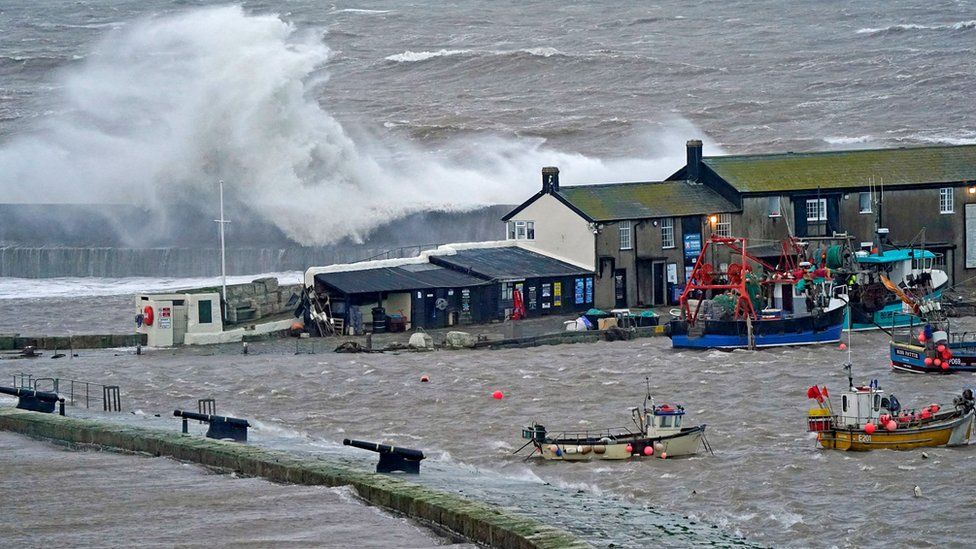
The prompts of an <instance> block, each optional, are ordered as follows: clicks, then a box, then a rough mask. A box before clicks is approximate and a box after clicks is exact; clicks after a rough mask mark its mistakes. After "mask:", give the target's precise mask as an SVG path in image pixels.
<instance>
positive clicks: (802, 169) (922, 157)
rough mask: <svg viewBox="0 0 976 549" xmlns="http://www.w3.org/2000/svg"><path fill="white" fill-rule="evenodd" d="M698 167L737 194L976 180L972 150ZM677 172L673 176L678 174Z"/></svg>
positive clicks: (909, 150)
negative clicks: (882, 182)
mask: <svg viewBox="0 0 976 549" xmlns="http://www.w3.org/2000/svg"><path fill="white" fill-rule="evenodd" d="M702 162H703V163H704V164H705V165H706V166H708V168H710V169H711V170H712V171H713V172H715V173H716V174H717V175H718V176H719V177H721V178H722V179H724V180H725V181H727V182H728V183H729V184H730V185H732V187H734V188H735V189H736V190H738V191H739V192H742V193H762V192H775V191H794V190H812V189H817V188H820V189H838V188H847V187H864V186H867V185H870V184H871V182H872V180H873V181H874V183H875V184H879V183H880V182H881V181H884V185H885V186H886V187H887V186H892V185H920V184H926V183H933V184H937V183H961V182H967V181H968V182H972V181H976V145H955V146H933V147H903V148H899V149H864V150H853V151H827V152H810V153H785V154H758V155H741V156H707V157H704V158H702ZM681 174H682V172H678V174H675V175H681Z"/></svg>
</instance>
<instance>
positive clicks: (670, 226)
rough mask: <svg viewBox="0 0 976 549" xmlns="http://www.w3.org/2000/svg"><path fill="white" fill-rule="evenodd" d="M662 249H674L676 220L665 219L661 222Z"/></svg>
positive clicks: (671, 218)
mask: <svg viewBox="0 0 976 549" xmlns="http://www.w3.org/2000/svg"><path fill="white" fill-rule="evenodd" d="M661 247H662V248H674V218H673V217H665V218H664V219H662V220H661Z"/></svg>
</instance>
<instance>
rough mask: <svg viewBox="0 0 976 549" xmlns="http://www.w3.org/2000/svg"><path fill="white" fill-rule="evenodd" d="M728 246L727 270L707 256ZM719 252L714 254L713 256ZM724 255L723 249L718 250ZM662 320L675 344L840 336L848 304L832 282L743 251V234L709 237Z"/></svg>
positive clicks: (793, 341) (801, 341) (736, 344)
mask: <svg viewBox="0 0 976 549" xmlns="http://www.w3.org/2000/svg"><path fill="white" fill-rule="evenodd" d="M711 246H716V247H725V248H728V249H729V250H731V252H732V258H733V261H730V263H729V264H728V266H727V267H725V269H724V271H722V270H721V268H720V269H716V268H715V267H714V266H713V265H712V264H711V263H710V262H707V261H705V260H704V258H705V257H706V253H707V252H708V250H709V247H711ZM713 255H714V254H713ZM720 255H721V252H720ZM678 301H679V303H680V305H681V309H680V310H676V311H673V312H672V316H674V317H675V318H674V319H673V320H671V321H670V322H668V323H667V324H666V325H665V329H664V331H665V334H666V335H667V336H668V337H670V338H671V345H672V347H675V348H694V349H710V348H715V349H744V348H758V347H779V346H785V345H813V344H819V343H834V342H837V341H840V337H841V332H842V331H843V328H844V319H845V311H846V310H847V302H846V301H845V300H844V299H843V298H841V297H839V296H836V295H834V282H833V279H832V278H830V277H829V276H822V275H821V274H820V272H819V270H817V272H815V273H811V272H807V271H805V270H803V269H800V270H799V271H796V270H794V269H786V270H783V269H778V268H776V267H774V266H772V265H770V264H768V263H766V262H764V261H762V260H760V259H758V258H756V257H754V256H752V255H751V254H749V253H748V252H746V240H745V239H744V238H737V237H720V236H716V235H712V236H711V237H710V238H709V239H708V240H706V241H705V243H704V245H703V246H702V250H701V253H700V254H699V256H698V260H697V261H696V263H695V267H694V268H693V269H692V272H691V275H690V276H689V277H688V284H687V285H686V287H685V290H684V292H683V293H682V294H681V297H680V298H679V300H678Z"/></svg>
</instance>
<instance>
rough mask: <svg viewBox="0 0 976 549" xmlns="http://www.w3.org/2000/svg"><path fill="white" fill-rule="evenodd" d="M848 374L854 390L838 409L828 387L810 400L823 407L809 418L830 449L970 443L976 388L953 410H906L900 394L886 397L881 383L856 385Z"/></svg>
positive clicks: (811, 394) (935, 407) (816, 389)
mask: <svg viewBox="0 0 976 549" xmlns="http://www.w3.org/2000/svg"><path fill="white" fill-rule="evenodd" d="M845 369H846V370H847V372H848V378H847V379H848V385H849V387H848V389H847V391H846V392H844V393H843V394H841V395H840V402H839V406H840V407H839V409H836V410H835V409H834V408H833V404H832V401H831V398H830V394H829V392H828V390H827V387H826V386H824V387H823V388H820V387H817V386H816V385H814V386H813V387H810V389H808V390H807V397H809V398H811V399H813V400H815V401H816V402H817V407H815V408H811V409H810V411H809V413H808V416H807V421H808V428H809V430H810V431H811V432H815V433H817V441H818V442H819V443H820V445H821V446H822V447H823V448H824V449H827V450H851V451H866V450H879V449H887V450H911V449H914V448H927V447H935V446H959V445H963V444H968V443H969V439H970V437H971V435H972V430H973V416H974V410H973V408H974V406H976V400H974V397H973V391H972V389H966V390H964V391H963V392H962V395H961V396H958V397H955V398H954V399H953V402H952V405H951V406H945V407H943V406H940V405H938V404H931V405H929V406H925V407H923V408H921V409H918V410H916V409H911V410H909V409H905V408H902V406H901V403H900V402H899V401H898V399H897V398H896V397H895V396H894V395H890V396H885V394H884V391H882V390H881V387H880V386H879V385H878V381H877V380H872V381H871V382H870V383H869V384H868V385H866V386H855V385H854V381H853V378H852V376H851V373H850V364H848V365H847V366H845Z"/></svg>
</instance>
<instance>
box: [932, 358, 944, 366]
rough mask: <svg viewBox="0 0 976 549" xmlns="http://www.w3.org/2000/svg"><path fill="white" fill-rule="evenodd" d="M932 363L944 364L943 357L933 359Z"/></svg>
mask: <svg viewBox="0 0 976 549" xmlns="http://www.w3.org/2000/svg"><path fill="white" fill-rule="evenodd" d="M932 364H935V365H936V366H942V359H941V358H937V359H935V360H933V361H932Z"/></svg>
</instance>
